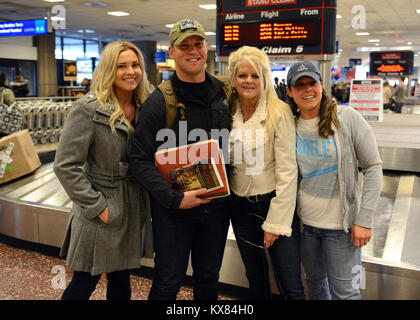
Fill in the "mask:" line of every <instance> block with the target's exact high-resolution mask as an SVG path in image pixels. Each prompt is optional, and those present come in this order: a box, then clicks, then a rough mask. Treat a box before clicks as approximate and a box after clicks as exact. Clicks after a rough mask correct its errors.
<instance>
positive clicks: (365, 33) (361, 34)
mask: <svg viewBox="0 0 420 320" xmlns="http://www.w3.org/2000/svg"><path fill="white" fill-rule="evenodd" d="M368 35H369V32H356V36H368Z"/></svg>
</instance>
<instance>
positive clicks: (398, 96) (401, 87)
mask: <svg viewBox="0 0 420 320" xmlns="http://www.w3.org/2000/svg"><path fill="white" fill-rule="evenodd" d="M404 81H405V77H404V76H400V78H399V81H398V85H397V87H396V88H395V89H394V91H393V92H392V98H394V100H395V108H394V112H395V113H401V108H402V106H403V103H404V98H405V89H406V88H405V84H404Z"/></svg>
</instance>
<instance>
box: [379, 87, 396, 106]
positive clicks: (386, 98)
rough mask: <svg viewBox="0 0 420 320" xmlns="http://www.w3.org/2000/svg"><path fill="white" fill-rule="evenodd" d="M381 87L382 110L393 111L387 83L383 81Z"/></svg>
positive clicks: (390, 93) (390, 91) (390, 92)
mask: <svg viewBox="0 0 420 320" xmlns="http://www.w3.org/2000/svg"><path fill="white" fill-rule="evenodd" d="M382 86H383V91H382V98H383V104H384V110H387V109H393V108H394V107H395V102H394V105H393V99H392V90H391V87H390V85H389V82H388V81H384V83H383V85H382Z"/></svg>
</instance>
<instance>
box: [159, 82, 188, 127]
mask: <svg viewBox="0 0 420 320" xmlns="http://www.w3.org/2000/svg"><path fill="white" fill-rule="evenodd" d="M157 88H158V89H159V90H160V91H161V92H162V95H163V98H164V99H165V106H166V123H165V124H166V128H168V129H170V128H172V125H173V124H174V121H175V117H176V112H177V109H178V108H179V113H180V115H181V120H185V119H186V118H185V105H184V104H183V103H178V99H177V98H176V94H175V91H174V89H173V87H172V82H171V80H165V81H164V82H162V83H160V84H159V85H158V86H157Z"/></svg>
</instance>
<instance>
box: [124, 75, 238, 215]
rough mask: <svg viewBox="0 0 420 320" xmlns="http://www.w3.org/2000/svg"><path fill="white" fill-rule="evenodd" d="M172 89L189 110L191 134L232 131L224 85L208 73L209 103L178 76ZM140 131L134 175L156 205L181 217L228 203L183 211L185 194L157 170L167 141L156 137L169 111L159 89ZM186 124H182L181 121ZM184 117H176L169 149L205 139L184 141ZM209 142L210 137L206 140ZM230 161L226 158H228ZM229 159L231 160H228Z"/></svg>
mask: <svg viewBox="0 0 420 320" xmlns="http://www.w3.org/2000/svg"><path fill="white" fill-rule="evenodd" d="M171 81H172V86H173V88H174V91H175V93H176V96H177V99H178V102H182V103H183V104H184V105H185V107H186V111H185V117H186V122H184V123H183V125H184V126H185V125H186V126H187V130H186V131H187V132H188V133H190V132H191V130H193V129H196V128H199V129H204V130H205V131H206V132H209V131H210V129H218V130H222V129H225V131H227V130H229V126H230V114H229V111H228V107H227V102H226V96H225V93H224V91H223V82H221V81H219V80H217V79H216V78H214V77H212V76H210V75H209V74H207V73H206V83H207V86H208V91H207V93H208V95H207V99H199V98H198V97H196V96H194V94H193V90H192V88H194V85H192V84H188V85H187V84H185V83H183V82H181V81H180V80H179V79H178V77H177V76H176V74H174V75H173V76H172V77H171ZM136 121H137V122H136V123H137V125H136V130H135V132H134V137H133V140H132V141H133V142H132V148H131V161H130V165H129V169H130V171H131V172H132V173H133V175H134V176H135V177H136V179H137V181H139V182H140V183H141V184H142V185H143V186H144V187H145V188H146V189H147V190H148V191H149V192H150V194H151V195H152V197H153V200H154V205H155V206H159V207H162V208H160V209H164V208H166V210H169V211H176V212H178V213H189V214H192V213H197V214H199V213H208V212H210V211H213V210H215V209H217V208H219V207H220V206H221V205H224V204H225V203H226V198H219V199H213V200H212V201H211V202H210V203H209V204H205V205H200V206H198V207H195V208H192V209H188V210H182V209H178V208H179V205H180V203H181V201H182V199H183V197H184V194H183V193H179V192H177V191H176V190H175V189H174V188H173V187H172V186H171V185H170V184H169V183H168V182H167V181H166V180H165V179H164V178H163V177H162V175H161V174H160V172H159V171H158V170H157V168H156V166H155V160H154V154H155V152H156V151H157V150H158V148H159V146H160V145H162V144H163V143H164V141H157V139H156V137H157V134H158V132H159V130H161V129H165V123H166V107H165V100H164V97H163V95H162V93H161V91H160V90H159V89H156V90H155V91H153V93H152V94H151V95H150V97H149V98H148V99H147V100H146V101H145V102H144V103H143V105H142V106H141V110H140V113H139V117H138V119H137V120H136ZM181 121H182V120H181ZM179 128H180V114H179V112H178V113H177V115H176V118H175V122H174V125H173V128H172V130H173V131H174V132H175V134H176V145H173V146H166V147H176V146H180V145H185V144H189V143H194V142H198V141H200V140H202V139H200V138H197V137H196V138H195V139H194V140H189V141H182V139H180V135H179V132H180V131H179ZM205 139H208V137H205ZM227 140H228V139H224V140H223V146H222V144H221V143H222V139H219V145H220V147H222V149H223V150H224V151H225V150H227V146H228V141H227ZM224 156H225V157H226V154H224ZM225 159H228V158H225Z"/></svg>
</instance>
